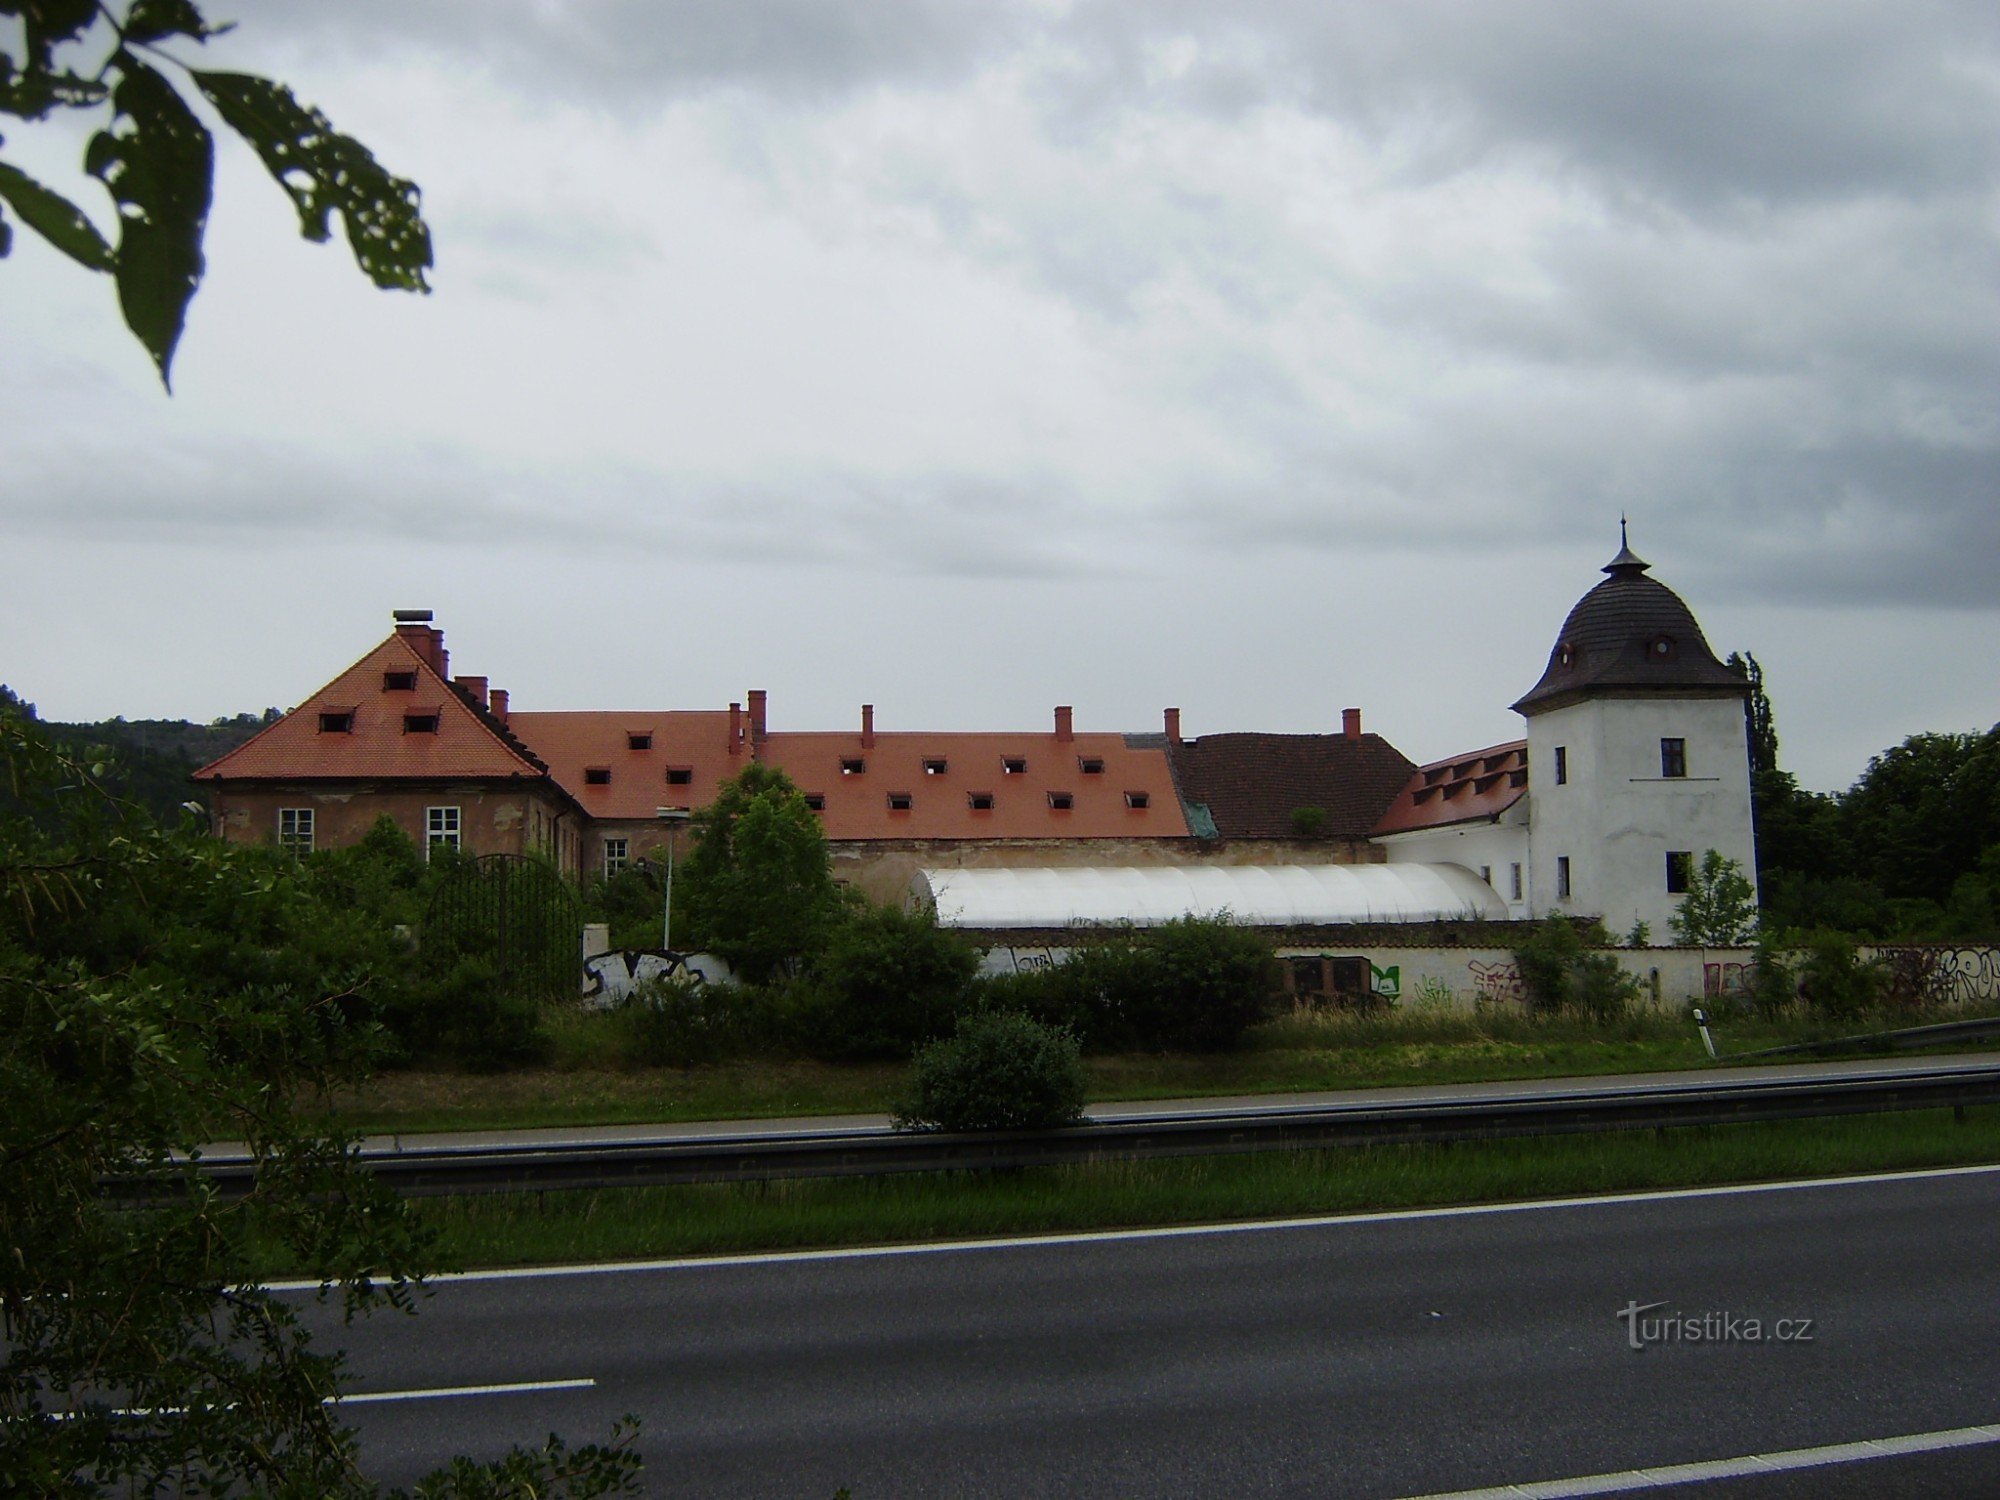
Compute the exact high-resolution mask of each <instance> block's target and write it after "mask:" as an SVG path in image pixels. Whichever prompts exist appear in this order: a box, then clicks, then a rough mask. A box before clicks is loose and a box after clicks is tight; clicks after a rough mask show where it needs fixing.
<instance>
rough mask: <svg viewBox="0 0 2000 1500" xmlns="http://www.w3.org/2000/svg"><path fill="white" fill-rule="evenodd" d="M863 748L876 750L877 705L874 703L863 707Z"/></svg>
mask: <svg viewBox="0 0 2000 1500" xmlns="http://www.w3.org/2000/svg"><path fill="white" fill-rule="evenodd" d="M861 748H862V749H863V750H873V749H874V748H875V705H874V704H872V703H864V704H862V705H861Z"/></svg>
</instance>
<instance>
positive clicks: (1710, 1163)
mask: <svg viewBox="0 0 2000 1500" xmlns="http://www.w3.org/2000/svg"><path fill="white" fill-rule="evenodd" d="M1991 1161H2000V1107H1994V1108H1979V1109H1971V1110H1968V1111H1966V1113H1965V1117H1964V1119H1963V1120H1962V1121H1955V1120H1954V1118H1953V1116H1952V1113H1951V1111H1949V1110H1935V1111H1917V1112H1910V1113H1903V1114H1891V1115H1868V1116H1851V1117H1842V1118H1836V1119H1829V1120H1803V1121H1783V1122H1777V1123H1768V1124H1750V1125H1729V1126H1713V1127H1691V1128H1687V1129H1678V1130H1670V1131H1661V1132H1655V1131H1650V1130H1647V1131H1629V1132H1620V1133H1616V1134H1608V1135H1588V1136H1582V1135H1578V1136H1549V1137H1542V1138H1538V1139H1532V1140H1504V1141H1475V1142H1465V1143H1460V1144H1456V1145H1442V1146H1432V1145H1424V1146H1381V1147H1367V1148H1359V1149H1353V1150H1346V1151H1310V1152H1263V1153H1258V1154H1254V1155H1242V1156H1224V1157H1198V1158H1187V1159H1182V1160H1173V1161H1154V1162H1118V1163H1107V1164H1102V1165H1095V1166H1074V1167H1051V1168H1039V1169H1033V1170H1027V1171H1017V1172H1001V1173H929V1174H913V1175H909V1176H897V1177H872V1178H841V1179H818V1180H801V1181H786V1182H771V1183H752V1184H740V1185H739V1184H732V1185H718V1186H701V1187H679V1188H626V1189H615V1190H608V1191H600V1192H578V1193H546V1194H522V1195H516V1196H493V1197H481V1198H459V1199H438V1200H429V1201H425V1202H424V1203H422V1204H421V1206H420V1212H421V1214H422V1215H423V1217H424V1218H425V1220H426V1221H427V1222H429V1223H430V1224H432V1225H433V1226H435V1227H436V1229H437V1230H438V1232H439V1234H440V1237H441V1241H442V1245H441V1249H442V1251H443V1254H444V1258H445V1259H446V1261H447V1262H448V1263H452V1264H456V1265H460V1266H464V1267H479V1266H503V1265H529V1264H554V1263H560V1262H589V1261H602V1260H622V1259H637V1258H646V1257H655V1256H670V1255H714V1254H724V1253H732V1252H744V1251H757V1250H788V1249H802V1248H808V1247H830V1246H840V1245H862V1244H894V1243H907V1242H914V1241H923V1240H937V1239H954V1238H983V1237H987V1236H998V1235H1020V1234H1035V1233H1049V1232H1061V1231H1077V1230H1094V1229H1116V1228H1132V1227H1138V1226H1145V1225H1161V1224H1188V1223H1204V1222H1221V1221H1227V1220H1246V1219H1263V1218H1284V1217H1291V1216H1295V1215H1308V1214H1325V1213H1348V1212H1362V1211H1367V1210H1380V1209H1395V1208H1416V1207H1430V1206H1439V1205H1446V1204H1457V1203H1486V1202H1508V1201H1518V1200H1523V1199H1533V1198H1542V1197H1563V1196H1571V1195H1582V1194H1591V1193H1611V1192H1629V1191H1636V1190H1645V1189H1653V1188H1670V1187H1696V1186H1706V1185H1711V1184H1719V1183H1734V1182H1756V1181H1770V1180H1777V1179H1783V1178H1793V1177H1813V1176H1829V1175H1838V1174H1842V1173H1849V1172H1873V1171H1889V1170H1896V1169H1907V1168H1916V1167H1934V1166H1951V1165H1960V1164H1967V1163H1975V1162H1991ZM269 1270H270V1272H271V1273H272V1274H281V1273H282V1271H283V1270H284V1268H283V1267H277V1266H273V1267H270V1268H269Z"/></svg>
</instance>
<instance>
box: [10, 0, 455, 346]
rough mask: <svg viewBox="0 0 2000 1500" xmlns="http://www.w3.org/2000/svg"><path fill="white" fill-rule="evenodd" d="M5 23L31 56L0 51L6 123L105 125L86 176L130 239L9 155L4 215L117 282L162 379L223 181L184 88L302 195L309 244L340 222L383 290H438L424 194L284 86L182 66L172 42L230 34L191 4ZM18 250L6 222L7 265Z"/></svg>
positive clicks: (78, 8)
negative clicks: (431, 278) (90, 121)
mask: <svg viewBox="0 0 2000 1500" xmlns="http://www.w3.org/2000/svg"><path fill="white" fill-rule="evenodd" d="M0 17H11V18H13V20H14V21H15V22H16V23H17V25H18V32H17V35H18V37H19V41H18V44H17V45H18V49H19V57H18V59H17V58H16V56H15V55H14V51H13V50H12V49H7V50H0V115H11V116H13V117H14V118H16V119H19V120H24V121H29V122H39V121H44V120H47V119H48V118H49V117H50V116H51V115H52V114H54V113H55V112H56V111H58V110H68V111H75V112H78V113H81V114H94V115H97V116H99V117H101V118H103V119H104V121H105V125H104V128H103V129H101V130H99V131H98V132H97V133H96V134H95V135H93V136H92V137H91V138H90V142H89V144H88V146H87V147H86V149H85V151H84V160H83V165H84V170H85V172H87V173H88V174H89V175H90V176H92V177H94V178H96V179H97V180H98V182H99V183H101V184H102V185H103V187H104V189H105V191H106V192H107V193H108V194H109V195H110V197H111V200H112V204H113V206H114V209H115V212H116V215H117V222H118V242H117V244H116V245H113V244H112V243H111V242H110V241H109V240H108V239H106V238H105V236H104V234H103V233H102V232H101V231H100V230H99V229H98V227H97V226H96V224H95V223H93V222H92V220H91V219H90V217H89V215H87V214H85V213H84V212H83V210H82V209H80V208H78V207H77V206H76V204H75V203H73V202H71V201H70V200H69V199H68V198H66V197H64V196H63V195H62V194H60V193H58V192H56V191H55V190H53V189H52V188H49V187H47V186H45V185H44V184H42V183H41V182H38V181H36V180H35V179H34V178H33V177H30V176H29V175H28V174H27V173H26V172H23V171H22V170H21V169H20V168H18V167H16V166H14V165H12V164H11V163H9V162H7V161H6V160H4V159H0V204H4V205H5V207H7V208H11V209H12V210H13V212H14V214H15V216H16V217H17V218H19V220H20V221H21V223H22V224H24V225H25V226H27V227H28V228H29V229H32V230H34V231H35V233H36V234H38V235H40V236H41V237H42V238H43V239H44V240H46V241H48V243H49V244H50V245H52V246H54V247H55V248H56V249H57V250H60V251H61V252H62V253H63V254H64V255H67V256H68V257H69V258H70V259H71V260H73V261H75V262H76V263H77V264H78V265H80V266H83V267H85V268H86V269H88V270H92V271H98V272H102V273H104V274H106V275H109V276H110V277H111V278H112V279H113V280H114V281H115V282H116V283H117V287H118V304H119V307H120V309H121V311H122V312H123V313H124V317H125V326H126V327H127V328H129V329H131V331H132V333H133V334H134V335H135V336H136V337H137V338H138V340H139V342H140V343H141V344H143V345H145V347H146V351H147V352H148V353H149V354H151V355H152V357H153V362H154V363H155V364H156V365H157V366H158V367H159V371H160V380H161V382H162V383H163V384H170V380H171V371H172V367H173V358H174V350H175V348H176V346H177V345H178V344H179V342H180V336H181V328H182V325H183V323H184V321H185V319H186V316H187V307H188V303H189V302H190V301H191V300H192V299H193V297H194V294H195V290H196V288H198V287H199V286H200V285H201V278H202V272H203V269H204V262H203V258H202V235H203V231H204V230H205V228H206V226H207V223H208V210H209V203H210V201H211V197H212V194H213V187H214V175H215V152H214V141H213V139H212V137H211V136H210V133H209V130H208V127H207V126H205V125H204V124H203V123H202V122H201V120H200V118H199V117H198V116H197V115H196V113H195V111H194V110H193V109H192V108H191V107H190V104H189V101H188V99H187V98H184V97H183V95H182V92H181V90H180V89H178V88H176V87H175V84H174V79H176V78H184V79H186V81H187V82H188V83H189V84H191V85H192V86H193V90H194V92H195V93H196V94H198V95H199V96H200V97H201V98H202V99H203V100H204V101H206V103H207V105H208V106H209V107H210V108H211V109H213V110H214V112H215V114H216V115H217V116H218V117H219V118H220V119H221V120H222V123H223V124H224V125H226V126H228V127H229V129H230V130H231V131H233V132H234V133H235V134H236V135H238V136H240V137H241V138H242V139H243V140H244V141H245V142H247V143H248V144H249V146H250V147H251V149H252V150H254V151H255V152H256V153H257V156H258V158H259V159H260V160H261V161H262V162H263V163H264V166H265V168H266V169H267V170H268V171H269V172H270V174H271V175H272V177H274V178H275V179H276V180H277V182H278V185H279V186H280V187H281V188H283V189H284V190H285V193H286V194H287V196H289V197H290V198H291V200H292V206H293V207H294V208H295V209H296V210H297V211H298V215H299V232H300V233H301V234H302V235H304V236H305V237H306V238H307V239H309V240H320V241H323V240H325V239H327V238H329V237H330V234H331V229H330V220H331V218H332V216H333V215H334V214H335V213H336V212H337V213H339V215H340V217H341V220H342V222H343V224H344V226H345V228H346V232H347V243H348V247H349V249H350V250H352V252H353V254H354V260H355V264H356V265H358V266H359V267H360V268H361V270H362V271H363V272H364V273H365V274H366V275H367V276H368V277H369V279H370V280H372V281H373V282H374V283H375V284H376V285H377V286H379V287H386V288H396V289H401V290H405V291H427V290H429V288H428V286H427V285H426V283H425V281H424V272H425V271H427V270H428V269H429V268H430V264H431V243H430V231H429V229H428V228H427V227H426V226H425V224H424V221H423V215H422V212H421V210H420V207H419V195H418V192H417V189H416V186H415V185H414V184H413V183H410V182H406V181H404V180H403V179H402V178H399V177H395V176H392V175H391V174H390V173H388V172H387V171H385V170H384V169H383V168H382V167H381V165H380V164H378V163H377V162H376V160H375V158H374V156H373V155H372V154H370V152H369V151H368V149H367V148H366V147H364V146H362V145H361V144H360V143H359V142H358V141H355V140H354V139H352V138H351V137H349V136H345V135H342V134H340V133H339V132H338V131H336V130H335V129H334V128H333V126H332V124H331V123H330V122H329V121H328V120H327V118H326V116H325V115H323V114H321V113H320V112H319V111H318V110H317V109H314V108H312V107H311V106H309V105H304V104H301V103H300V102H299V101H298V100H297V99H296V98H294V97H293V95H292V91H291V90H290V89H289V88H287V87H286V86H285V85H284V84H282V83H274V82H272V81H271V80H270V79H268V78H258V77H255V76H253V75H251V74H248V73H228V72H216V71H204V70H201V69H198V68H193V67H189V66H187V65H186V64H185V63H183V62H181V61H180V60H179V59H178V58H176V57H175V56H173V54H172V53H171V52H170V51H169V50H168V44H170V43H192V44H195V45H200V44H202V43H204V42H206V41H208V39H209V38H211V37H214V36H219V35H220V34H221V33H222V32H224V31H227V30H228V29H229V28H228V27H227V26H211V25H209V24H208V22H207V21H206V20H204V19H203V18H202V15H201V12H200V11H199V10H197V9H196V8H195V5H194V4H193V0H131V3H130V4H129V5H128V6H127V7H126V9H125V12H124V14H123V15H122V16H121V15H119V14H118V13H117V12H116V11H115V10H114V9H113V8H112V7H110V6H108V5H105V4H101V3H99V0H0ZM0 144H4V142H0ZM12 244H13V229H12V227H11V225H10V224H9V223H8V221H7V218H6V216H5V215H4V214H3V213H0V256H5V255H6V254H7V253H8V251H9V250H10V249H11V248H12Z"/></svg>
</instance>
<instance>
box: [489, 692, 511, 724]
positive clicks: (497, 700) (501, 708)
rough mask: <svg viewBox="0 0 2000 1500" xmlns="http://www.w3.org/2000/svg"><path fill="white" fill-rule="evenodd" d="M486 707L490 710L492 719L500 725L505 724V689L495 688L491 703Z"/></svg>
mask: <svg viewBox="0 0 2000 1500" xmlns="http://www.w3.org/2000/svg"><path fill="white" fill-rule="evenodd" d="M486 706H487V708H489V709H490V710H492V713H493V717H494V718H496V719H498V720H499V721H500V722H501V723H502V724H505V723H506V722H507V690H506V689H505V688H495V689H494V690H493V692H492V694H491V701H490V702H489V703H488V704H487V705H486Z"/></svg>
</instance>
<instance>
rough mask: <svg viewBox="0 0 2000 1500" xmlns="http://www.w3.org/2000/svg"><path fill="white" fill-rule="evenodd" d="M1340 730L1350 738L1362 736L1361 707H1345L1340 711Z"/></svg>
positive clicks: (1355, 738)
mask: <svg viewBox="0 0 2000 1500" xmlns="http://www.w3.org/2000/svg"><path fill="white" fill-rule="evenodd" d="M1340 732H1341V733H1342V734H1344V735H1346V736H1347V737H1348V738H1349V739H1350V740H1358V739H1360V738H1361V710H1360V709H1358V708H1343V709H1342V710H1341V711H1340Z"/></svg>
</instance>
